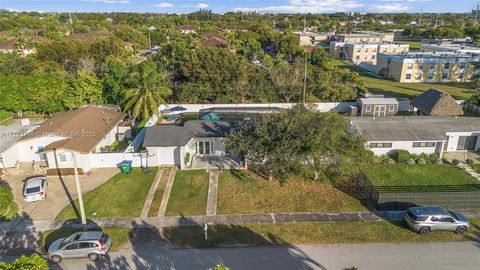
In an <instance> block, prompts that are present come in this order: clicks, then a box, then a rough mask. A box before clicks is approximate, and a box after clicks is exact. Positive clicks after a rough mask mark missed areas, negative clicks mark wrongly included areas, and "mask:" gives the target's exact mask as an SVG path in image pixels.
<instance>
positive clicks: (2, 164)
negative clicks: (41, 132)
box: [0, 119, 39, 169]
mask: <svg viewBox="0 0 480 270" xmlns="http://www.w3.org/2000/svg"><path fill="white" fill-rule="evenodd" d="M38 126H39V125H34V124H33V125H32V124H30V121H29V120H28V119H22V120H21V121H20V122H18V123H15V124H12V125H9V126H0V169H2V168H8V167H15V165H16V164H17V161H19V159H20V158H19V155H20V153H19V152H18V151H17V149H16V147H15V143H16V141H17V140H18V139H20V138H21V137H23V136H24V135H25V134H27V133H29V132H32V131H33V130H34V129H36V128H37V127H38Z"/></svg>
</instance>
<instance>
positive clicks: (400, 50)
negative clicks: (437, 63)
mask: <svg viewBox="0 0 480 270" xmlns="http://www.w3.org/2000/svg"><path fill="white" fill-rule="evenodd" d="M409 48H410V46H409V45H408V44H395V43H391V42H348V43H345V42H331V43H330V49H329V52H330V55H332V56H333V57H335V58H339V59H344V60H348V61H350V62H353V63H355V64H357V65H358V64H360V63H371V64H374V65H375V64H377V59H378V54H379V53H387V54H405V53H408V51H409Z"/></svg>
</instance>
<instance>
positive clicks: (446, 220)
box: [440, 217, 455, 223]
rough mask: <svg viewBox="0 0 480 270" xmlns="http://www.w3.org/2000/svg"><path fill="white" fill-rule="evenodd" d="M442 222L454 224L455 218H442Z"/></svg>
mask: <svg viewBox="0 0 480 270" xmlns="http://www.w3.org/2000/svg"><path fill="white" fill-rule="evenodd" d="M440 222H448V223H454V222H455V220H453V218H451V217H442V218H440Z"/></svg>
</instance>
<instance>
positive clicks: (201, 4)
mask: <svg viewBox="0 0 480 270" xmlns="http://www.w3.org/2000/svg"><path fill="white" fill-rule="evenodd" d="M193 7H195V8H208V7H209V5H208V4H205V3H198V4H196V5H195V6H193Z"/></svg>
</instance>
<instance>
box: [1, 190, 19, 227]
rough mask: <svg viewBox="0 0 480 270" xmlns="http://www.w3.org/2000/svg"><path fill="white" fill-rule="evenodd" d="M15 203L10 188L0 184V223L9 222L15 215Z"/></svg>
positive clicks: (16, 207)
mask: <svg viewBox="0 0 480 270" xmlns="http://www.w3.org/2000/svg"><path fill="white" fill-rule="evenodd" d="M17 209H18V206H17V203H16V202H15V200H14V199H13V194H12V191H11V190H10V188H8V186H6V185H1V184H0V221H10V220H12V219H13V218H14V217H15V216H16V215H17Z"/></svg>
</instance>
